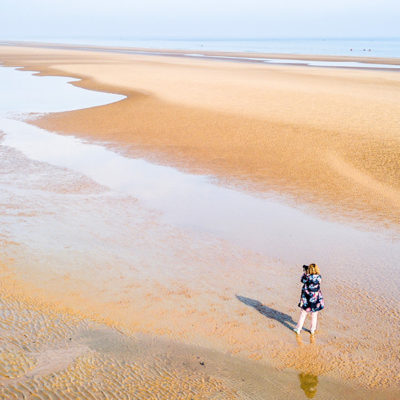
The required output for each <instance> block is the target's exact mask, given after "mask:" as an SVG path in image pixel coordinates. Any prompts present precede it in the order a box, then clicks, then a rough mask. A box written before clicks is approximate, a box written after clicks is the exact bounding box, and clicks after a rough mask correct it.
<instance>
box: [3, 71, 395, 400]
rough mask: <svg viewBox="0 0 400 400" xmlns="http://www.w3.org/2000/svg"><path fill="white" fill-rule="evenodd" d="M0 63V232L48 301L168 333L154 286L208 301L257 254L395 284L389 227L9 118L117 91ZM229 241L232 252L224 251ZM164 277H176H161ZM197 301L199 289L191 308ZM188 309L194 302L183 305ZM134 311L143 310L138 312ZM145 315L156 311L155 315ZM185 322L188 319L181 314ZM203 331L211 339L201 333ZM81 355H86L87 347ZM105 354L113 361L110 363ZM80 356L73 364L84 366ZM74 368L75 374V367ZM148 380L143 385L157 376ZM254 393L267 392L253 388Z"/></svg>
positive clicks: (26, 364) (368, 283)
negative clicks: (320, 212) (383, 277)
mask: <svg viewBox="0 0 400 400" xmlns="http://www.w3.org/2000/svg"><path fill="white" fill-rule="evenodd" d="M3 72H4V75H3V76H1V75H0V80H1V79H3V77H4V79H5V80H6V81H7V83H8V86H7V87H8V91H10V92H13V93H14V96H15V101H14V102H10V103H6V102H5V103H3V104H1V105H0V110H1V117H2V118H1V120H0V130H1V131H2V132H3V137H2V142H1V146H0V148H1V153H2V157H1V165H0V168H1V171H2V174H1V182H0V185H1V188H2V191H1V203H2V204H3V205H2V214H1V217H0V218H1V223H2V227H3V229H2V238H4V240H5V243H6V242H7V243H8V244H7V245H5V253H6V254H7V255H9V256H10V257H12V258H13V259H14V260H13V264H12V265H13V268H14V269H15V271H16V273H17V274H23V275H24V277H25V280H26V281H27V282H30V283H32V285H33V286H34V287H36V288H38V289H39V290H40V289H45V295H46V296H48V299H47V300H49V301H51V300H57V301H62V302H65V305H66V306H68V307H72V308H73V309H75V310H78V311H80V312H82V313H83V314H85V313H86V314H90V313H92V314H95V315H96V316H97V318H100V317H101V318H104V320H106V321H109V322H111V323H119V324H120V323H121V322H122V321H126V322H127V325H128V328H130V329H132V328H133V327H134V326H137V325H138V324H139V323H142V324H143V326H142V327H143V329H144V330H145V331H146V330H147V332H148V333H152V332H154V333H161V334H165V333H167V332H168V330H169V331H171V326H170V325H169V324H168V322H167V321H166V323H165V324H163V323H160V321H159V319H160V318H161V319H162V318H163V317H162V315H165V313H166V312H167V311H169V310H170V308H169V307H174V305H175V304H176V301H175V302H174V299H172V298H171V296H170V297H169V298H167V301H166V303H168V301H169V302H170V303H171V304H169V305H168V304H167V306H166V307H165V308H164V309H162V308H161V309H160V308H159V307H157V306H155V303H157V299H156V298H154V299H153V302H151V301H147V300H146V297H149V295H152V296H153V297H154V296H155V294H154V292H153V290H154V289H155V288H156V289H157V290H158V291H159V292H160V293H166V292H168V290H170V291H171V290H172V289H171V288H174V289H176V284H177V282H178V285H179V284H181V285H182V288H179V287H178V289H179V290H181V291H182V293H183V299H191V298H196V296H198V297H199V298H200V299H201V296H202V295H203V294H202V293H201V292H202V289H204V293H205V294H206V295H207V296H209V297H211V298H212V296H214V294H213V293H210V292H209V291H210V289H215V292H216V293H217V292H219V291H221V289H222V287H221V286H220V285H219V282H218V281H217V280H216V279H218V276H224V274H226V273H227V272H230V271H232V270H235V268H239V266H240V265H241V264H242V263H243V261H244V260H249V258H251V257H253V256H249V258H247V257H248V255H249V254H253V253H259V254H261V259H262V260H263V261H265V260H266V257H268V259H275V260H279V261H277V262H279V263H281V264H283V265H290V264H291V263H294V262H296V261H297V260H298V259H299V258H302V259H308V258H310V257H313V259H315V258H317V259H324V260H325V263H324V267H325V269H326V276H328V277H332V279H334V276H335V273H334V271H337V269H339V270H341V268H343V269H342V270H341V271H343V272H344V271H348V267H349V265H350V266H352V267H353V268H350V271H348V273H349V274H350V275H352V274H353V275H352V276H353V277H355V276H359V271H360V268H363V267H364V266H367V265H370V263H380V265H383V266H384V267H385V268H386V269H387V270H389V271H392V272H393V274H392V275H391V277H390V278H388V279H387V281H385V283H384V284H385V287H382V286H381V287H380V286H379V284H380V283H381V282H380V280H378V279H377V277H376V275H375V274H374V273H373V271H371V270H365V273H364V274H363V275H362V277H361V280H359V284H360V286H361V287H364V288H368V287H374V288H375V289H376V290H377V292H378V293H380V294H382V295H383V294H384V293H385V291H386V290H387V287H388V286H387V285H389V287H390V288H391V290H393V291H394V290H396V288H397V287H398V286H399V285H398V280H397V278H396V275H395V274H394V272H395V269H394V267H395V265H396V264H395V260H396V259H398V256H399V255H400V247H399V241H398V238H397V234H396V233H395V232H392V231H382V232H378V233H377V232H372V231H371V229H368V227H367V226H365V227H363V229H358V228H354V227H350V226H347V225H343V224H339V223H335V222H330V221H327V220H324V219H321V218H320V217H317V216H313V215H310V214H308V213H305V212H303V211H301V210H298V209H295V208H292V207H289V206H287V205H285V204H284V203H282V202H281V201H278V200H276V199H275V200H273V199H265V198H262V197H260V196H252V195H249V194H244V193H241V192H238V191H235V190H231V189H227V188H224V187H221V186H218V185H216V184H215V182H213V180H212V179H211V178H209V177H202V176H193V175H188V174H184V173H181V172H179V171H177V170H175V169H172V168H168V167H162V166H158V165H153V164H150V163H148V162H146V161H144V160H135V159H130V158H127V157H124V156H122V155H121V154H119V153H116V152H114V151H112V150H110V149H109V148H108V147H104V145H99V144H93V143H86V142H83V141H81V140H79V139H77V138H74V137H67V136H59V135H57V134H54V133H50V132H46V131H43V130H41V129H39V128H36V127H33V126H31V125H29V124H27V123H25V122H23V121H21V120H17V119H16V117H17V116H18V117H21V113H22V112H24V113H26V112H46V111H55V110H58V111H60V110H65V109H70V108H72V107H73V108H80V107H87V106H90V105H94V104H102V103H106V102H110V101H117V100H119V99H121V97H118V96H113V95H105V94H100V93H95V92H87V93H86V91H82V90H81V89H77V88H72V87H71V86H70V85H66V84H65V82H66V81H67V79H64V78H50V77H49V78H47V77H46V78H40V79H37V78H32V77H31V76H30V75H29V74H28V73H22V72H18V71H13V70H9V69H4V68H2V69H1V70H0V74H3ZM21 76H24V78H20V77H21ZM21 79H26V85H28V81H29V85H37V86H36V87H32V86H30V91H29V93H32V94H35V97H34V98H32V99H31V100H29V99H28V101H27V103H26V104H25V105H24V107H21V108H19V104H20V103H19V101H18V92H19V93H20V94H21V95H22V94H24V93H25V92H26V87H27V86H26V85H25V86H24V87H20V88H19V89H18V86H15V84H16V83H17V82H22V81H21ZM35 79H36V81H35V82H34V80H35ZM13 82H14V86H13ZM59 87H60V88H59ZM65 87H70V88H71V96H73V97H67V96H61V97H58V95H56V96H55V97H53V99H52V101H51V102H50V103H51V105H52V107H51V108H47V101H48V100H47V99H49V98H50V96H51V94H53V95H54V93H60V92H58V89H59V90H66V89H65ZM61 88H62V89H61ZM72 92H73V93H74V94H72ZM84 92H85V93H86V94H87V95H88V96H89V98H87V99H86V100H85V99H84V97H81V95H82V96H84V95H83V94H82V93H84ZM63 93H64V92H63ZM94 93H95V94H94ZM75 94H76V97H75ZM38 95H39V96H38ZM90 96H93V97H90ZM96 96H97V98H96ZM4 98H5V96H4ZM25 98H26V97H25ZM57 99H60V102H58V100H57ZM66 99H69V100H70V102H69V103H68V102H66ZM30 101H31V102H30ZM12 104H14V105H15V106H12ZM154 243H157V246H156V248H154ZM225 250H227V251H231V252H232V253H233V255H232V256H226V255H224V251H225ZM223 257H226V259H223ZM216 259H218V265H219V266H220V270H219V271H218V270H217V271H214V269H215V268H214V266H213V264H212V263H213V262H215V260H216ZM252 262H253V263H254V265H255V264H256V262H255V261H252V260H249V264H251V263H252ZM382 263H383V264H382ZM390 268H393V269H392V270H390ZM252 273H253V276H257V274H259V272H258V271H253V272H252ZM207 274H208V275H209V276H208V277H206V276H205V275H207ZM244 275H246V274H244ZM244 275H243V276H244ZM240 276H241V272H239V271H238V273H237V276H236V277H233V278H225V277H224V279H225V280H226V284H227V285H229V284H232V285H233V282H232V281H236V280H238V278H239V280H240ZM253 276H252V278H253ZM196 279H197V280H199V281H200V280H203V281H204V283H203V286H202V285H198V286H196V285H195V286H194V287H193V286H192V287H190V286H188V287H186V286H183V283H182V282H185V285H186V284H188V282H192V281H196ZM229 279H231V281H230V280H229ZM149 281H150V283H149ZM154 281H156V283H157V284H156V285H154V283H152V282H154ZM171 282H173V285H169V284H170V283H171ZM152 285H154V286H152ZM188 285H189V284H188ZM135 287H136V291H135ZM150 289H151V290H150ZM241 289H242V290H244V291H246V290H249V287H246V284H245V283H244V282H243V284H242V285H241ZM207 291H208V292H207ZM133 293H134V296H133ZM175 294H176V293H175ZM175 294H174V293H173V295H175ZM141 295H142V296H143V298H142V299H141V298H140V296H141ZM132 297H135V298H134V299H132ZM85 301H87V303H85ZM82 303H84V304H82ZM199 304H200V302H198V299H197V298H196V305H199ZM205 305H209V303H207V302H206V303H205ZM190 307H193V305H189V306H188V308H187V309H186V310H185V312H189V311H190ZM141 309H145V310H146V311H145V314H150V315H143V314H142V313H141ZM132 311H135V312H136V314H137V316H136V318H135V316H130V314H132ZM198 311H202V310H198ZM152 312H154V315H155V316H156V317H157V318H155V319H152V318H151V313H152ZM181 318H183V315H179V314H175V315H174V314H171V319H172V325H175V323H174V319H175V321H180V319H181ZM186 319H190V318H188V317H187V315H186ZM122 325H123V324H122ZM139 328H141V327H140V326H139ZM184 328H186V327H184V326H183V327H182V329H184ZM138 330H139V331H140V329H138ZM199 330H200V331H201V329H199ZM202 333H203V335H204V336H207V335H206V333H207V332H206V331H204V332H202ZM188 334H189V333H188V331H187V330H186V331H184V332H183V333H182V335H183V337H186V338H187V336H188ZM77 336H79V337H81V336H80V334H79V335H78V334H77ZM172 336H173V337H175V338H180V333H179V332H178V331H177V332H172ZM222 336H223V335H222ZM189 341H190V340H189ZM193 341H194V342H195V343H199V344H207V345H208V344H209V343H208V342H207V341H206V339H204V337H202V336H201V335H200V336H196V335H194V339H193ZM81 344H82V343H80V345H81ZM84 345H87V343H86V342H85V343H84ZM218 345H220V344H218ZM217 347H218V346H217ZM79 351H81V350H79ZM28 353H29V354H31V355H32V357H33V358H32V360H33V361H32V360H31V359H30V358H26V359H25V358H23V360H24V361H23V362H22V361H21V367H20V368H21V370H20V372H19V373H17V375H18V374H21V375H24V376H25V377H26V376H28V378H29V373H28V372H27V371H28V370H32V369H33V368H34V367H33V366H34V365H36V364H35V363H37V362H38V361H37V360H38V359H39V360H40V357H39V358H38V357H37V356H34V352H32V349H30V350H29V351H28ZM77 354H78V355H77V356H76V357H72V359H77V358H78V357H80V356H81V353H80V352H78V353H77ZM84 354H85V356H84V357H86V358H87V357H88V355H87V353H84ZM35 357H36V358H35ZM90 357H91V356H89V358H90ZM86 358H85V359H84V361H82V359H80V362H82V363H89V364H90V365H93V364H96V363H101V362H102V361H98V360H94V359H92V358H91V359H90V360H86ZM21 360H22V358H21ZM35 360H36V361H35ZM110 362H111V365H113V362H114V361H110ZM22 364H23V365H22ZM89 364H88V365H89ZM88 365H86V364H85V366H84V367H81V368H83V369H84V370H85V371H88V369H87V368H89V367H88ZM110 368H111V370H112V368H114V367H112V366H111V367H110ZM21 371H22V372H21ZM114 371H115V370H114ZM75 373H77V374H78V375H77V376H79V372H75ZM108 373H110V372H108ZM270 373H271V371H269V372H268V374H270ZM304 374H305V375H304V376H303V378H304V377H306V378H304V379H303V378H301V377H300V381H301V386H304V385H306V383H307V382H308V381H309V380H310V379H309V378H308V377H310V376H314V375H313V374H311V373H310V372H309V371H307V372H304ZM307 374H308V375H307ZM8 376H9V377H14V375H12V374H11V375H10V374H8ZM18 376H19V375H18ZM129 376H131V375H129ZM294 377H295V376H294ZM81 378H82V376H81ZM295 378H296V377H295ZM82 379H87V380H89V378H88V377H86V378H82ZM127 379H128V378H127ZM196 379H197V378H196ZM198 379H200V378H198ZM276 379H278V378H276ZM296 379H297V378H296ZM313 379H314V378H313ZM293 381H294V379H293V378H290V379H288V380H287V382H286V383H285V384H284V385H283V386H286V387H290V385H291V383H290V382H293ZM314 381H315V379H314ZM24 382H25V381H24ZM149 382H150V383H148V385H150V387H151V385H153V384H154V383H151V381H149ZM189 382H190V380H189ZM304 382H306V383H304ZM321 382H322V381H321ZM18 383H19V382H16V381H15V382H13V384H18ZM218 385H220V383H215V385H214V386H213V388H215V387H217V388H218V390H222V391H224V390H228V389H226V388H225V387H222V386H221V387H220V386H218ZM221 385H222V383H221ZM307 385H308V383H307ZM189 386H190V384H189ZM266 386H268V385H266ZM327 388H330V386H329V385H328V383H327V384H326V386H324V385H323V384H321V389H320V391H321V393H324V390H326V391H327V393H330V396H331V398H335V397H334V395H333V394H332V393H334V391H330V390H331V389H327ZM13 390H17V389H13ZM18 390H20V389H18ZM105 390H107V389H105ZM174 390H175V389H174ZM180 390H181V389H180ZM196 390H198V392H199V393H201V391H200V390H199V389H196ZM210 390H211V389H210ZM213 390H214V389H213ZM275 390H276V393H279V391H280V390H283V391H286V390H288V389H286V388H285V389H284V388H282V385H281V387H280V389H279V388H278V389H275ZM296 390H297V391H295V390H293V393H296V394H293V396H294V395H296V396H300V394H302V392H301V391H300V390H299V388H296ZM348 390H349V389H348ZM234 395H236V394H235V393H233V392H232V396H234ZM11 398H12V397H11ZM139 398H140V397H139ZM216 398H218V397H216ZM224 398H226V397H224ZM233 398H234V397H233ZM252 398H255V397H252ZM259 398H264V397H263V395H262V394H260V397H259ZM265 398H268V397H265ZM277 398H279V397H277ZM293 398H294V397H293ZM299 398H301V397H299ZM324 398H329V397H324Z"/></svg>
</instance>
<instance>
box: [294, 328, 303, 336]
mask: <svg viewBox="0 0 400 400" xmlns="http://www.w3.org/2000/svg"><path fill="white" fill-rule="evenodd" d="M293 330H294V331H295V332H296V334H297V335H300V332H301V329H298V328H293Z"/></svg>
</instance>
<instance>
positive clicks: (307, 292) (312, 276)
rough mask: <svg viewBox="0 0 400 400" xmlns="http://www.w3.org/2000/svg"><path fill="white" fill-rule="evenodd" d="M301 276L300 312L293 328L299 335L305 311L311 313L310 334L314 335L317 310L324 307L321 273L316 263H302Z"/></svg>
mask: <svg viewBox="0 0 400 400" xmlns="http://www.w3.org/2000/svg"><path fill="white" fill-rule="evenodd" d="M303 270H304V273H303V276H302V277H301V282H302V283H303V287H302V289H301V297H300V302H299V307H300V308H301V314H300V318H299V322H297V326H296V328H294V329H293V330H294V331H295V332H296V333H297V334H298V335H299V334H300V332H301V330H302V329H303V324H304V321H305V319H306V317H307V313H311V335H314V333H315V331H316V329H317V318H318V311H321V310H322V309H323V308H324V298H323V296H322V293H321V287H320V286H321V274H320V272H319V268H318V265H316V264H310V265H308V266H307V265H303Z"/></svg>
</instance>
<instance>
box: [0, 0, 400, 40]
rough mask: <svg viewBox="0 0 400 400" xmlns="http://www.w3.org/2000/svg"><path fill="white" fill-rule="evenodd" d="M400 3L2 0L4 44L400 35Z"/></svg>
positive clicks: (1, 36)
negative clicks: (84, 39)
mask: <svg viewBox="0 0 400 400" xmlns="http://www.w3.org/2000/svg"><path fill="white" fill-rule="evenodd" d="M399 21H400V0H331V1H326V0H325V1H324V0H280V1H279V0H196V1H190V0H141V1H139V0H0V40H2V39H35V38H46V37H48V38H58V37H59V38H68V37H70V38H79V37H94V38H95V37H101V38H110V39H112V38H122V37H130V38H137V39H141V38H156V39H160V38H166V39H168V38H274V37H299V38H302V37H400V23H399Z"/></svg>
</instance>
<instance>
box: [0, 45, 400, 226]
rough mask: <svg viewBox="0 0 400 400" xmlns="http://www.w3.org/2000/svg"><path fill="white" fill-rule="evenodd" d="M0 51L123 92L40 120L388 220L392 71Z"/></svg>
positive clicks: (395, 184) (392, 197)
mask: <svg viewBox="0 0 400 400" xmlns="http://www.w3.org/2000/svg"><path fill="white" fill-rule="evenodd" d="M2 49H3V50H2V53H3V54H4V55H3V60H4V61H5V62H6V64H11V65H24V66H26V67H27V68H28V69H29V68H31V69H34V70H39V71H42V72H43V73H44V74H56V75H57V74H59V75H68V76H76V77H79V78H83V80H82V81H81V82H80V83H77V84H78V85H80V86H82V87H87V88H92V89H96V90H105V91H110V92H117V93H122V94H125V95H127V96H128V99H127V100H125V101H123V102H120V103H118V104H113V105H109V106H105V107H97V108H93V109H90V110H82V111H76V112H74V113H73V114H71V113H65V114H58V115H57V114H56V115H51V116H48V117H47V118H44V119H41V120H40V121H36V122H35V123H36V124H37V125H39V126H41V127H44V128H46V129H49V130H55V131H57V132H64V133H71V134H74V133H76V132H79V134H82V135H85V134H86V135H90V136H91V137H95V138H96V139H102V140H108V141H114V142H115V141H116V142H120V143H121V144H123V145H124V146H125V148H126V151H131V154H133V155H145V156H146V157H151V158H152V159H153V160H157V161H158V162H164V163H168V164H170V165H175V166H177V167H179V168H185V169H187V170H189V171H191V172H198V171H201V172H202V173H206V174H207V173H210V174H213V175H217V176H219V177H220V178H221V179H222V180H224V179H225V178H227V177H228V178H229V179H228V180H229V182H230V183H232V184H235V183H239V184H240V185H241V186H242V187H243V186H249V187H251V188H253V189H254V188H256V189H258V190H271V189H272V190H275V191H278V192H280V193H285V194H286V195H289V196H291V197H292V198H293V199H294V201H296V200H297V199H298V200H300V201H301V202H312V203H316V204H318V205H319V206H321V207H322V208H324V209H327V210H328V211H329V212H335V213H336V214H337V215H340V216H343V215H345V216H350V217H355V218H357V217H358V214H361V215H360V217H362V218H364V219H365V218H368V219H370V220H372V221H374V222H377V223H394V224H395V225H397V224H398V221H399V213H400V210H399V207H400V206H399V204H400V191H399V190H400V189H399V182H400V176H399V170H400V169H399V168H398V156H399V153H400V148H399V146H400V145H399V137H398V121H397V120H396V118H395V116H396V115H398V114H399V111H400V110H399V108H400V107H399V104H400V101H399V100H400V99H399V93H400V91H399V85H400V83H399V77H400V75H399V74H397V73H395V72H389V71H359V70H339V69H322V68H309V67H294V66H264V65H263V66H259V65H249V64H246V65H243V64H242V63H233V62H229V63H228V62H215V61H210V60H192V59H186V58H168V57H160V56H159V57H157V56H142V55H125V54H113V53H106V52H103V53H95V52H83V51H79V52H71V51H67V50H48V49H33V48H24V49H18V48H12V47H3V48H2ZM21 53H22V54H23V55H21ZM39 60H40V62H39ZM389 61H393V60H389ZM389 61H388V62H389ZM132 121H134V122H135V123H134V124H133V123H132Z"/></svg>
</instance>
